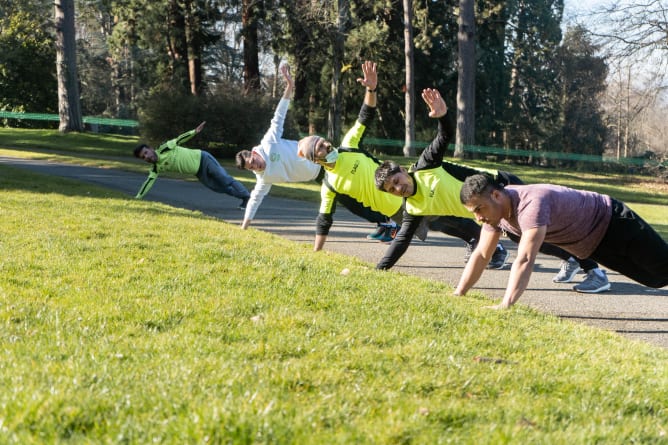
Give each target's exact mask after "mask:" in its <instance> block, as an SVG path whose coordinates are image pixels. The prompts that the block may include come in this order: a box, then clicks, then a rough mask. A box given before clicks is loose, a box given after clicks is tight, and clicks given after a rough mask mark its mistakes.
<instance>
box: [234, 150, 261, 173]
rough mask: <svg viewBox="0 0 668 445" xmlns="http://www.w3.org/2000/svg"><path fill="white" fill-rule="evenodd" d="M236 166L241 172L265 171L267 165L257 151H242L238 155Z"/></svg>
mask: <svg viewBox="0 0 668 445" xmlns="http://www.w3.org/2000/svg"><path fill="white" fill-rule="evenodd" d="M235 160H236V166H237V168H238V169H240V170H251V171H263V170H264V169H265V168H266V166H267V164H266V163H265V161H264V159H262V156H260V155H259V154H258V153H257V152H256V151H255V150H241V151H240V152H239V153H237V155H236V157H235Z"/></svg>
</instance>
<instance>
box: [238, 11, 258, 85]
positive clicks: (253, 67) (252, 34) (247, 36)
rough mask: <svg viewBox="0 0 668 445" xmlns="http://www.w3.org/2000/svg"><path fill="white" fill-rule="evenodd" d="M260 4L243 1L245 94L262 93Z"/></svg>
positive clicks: (242, 33) (242, 32)
mask: <svg viewBox="0 0 668 445" xmlns="http://www.w3.org/2000/svg"><path fill="white" fill-rule="evenodd" d="M259 8H260V3H259V1H257V0H243V5H242V11H241V24H242V31H241V35H242V37H243V45H244V92H245V93H246V94H248V93H250V92H251V91H260V62H259V58H258V51H259V49H258V48H259V45H258V36H257V20H258V19H257V17H258V9H259Z"/></svg>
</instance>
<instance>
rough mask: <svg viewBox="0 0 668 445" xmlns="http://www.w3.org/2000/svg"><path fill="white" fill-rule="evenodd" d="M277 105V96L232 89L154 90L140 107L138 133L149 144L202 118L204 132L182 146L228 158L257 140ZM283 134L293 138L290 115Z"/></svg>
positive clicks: (267, 124)
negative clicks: (197, 93) (200, 93)
mask: <svg viewBox="0 0 668 445" xmlns="http://www.w3.org/2000/svg"><path fill="white" fill-rule="evenodd" d="M277 104H278V99H277V98H270V97H267V96H250V95H249V96H243V95H242V94H241V93H240V92H239V91H238V90H232V89H227V90H220V91H218V92H216V93H215V94H210V95H207V96H202V97H198V96H192V95H187V94H182V93H179V92H172V91H164V90H163V91H156V92H155V93H153V94H151V95H150V96H149V97H148V98H147V99H146V100H145V101H144V102H143V103H142V106H141V108H140V111H139V126H140V134H141V137H142V139H143V140H145V141H147V142H148V143H149V144H152V145H158V144H160V143H161V142H163V141H166V140H168V139H171V138H174V137H176V136H178V135H179V134H181V133H183V132H186V131H188V130H191V129H193V128H195V127H196V126H197V125H198V124H199V123H200V122H202V121H206V127H205V129H204V131H203V132H202V133H201V134H199V135H198V136H197V138H196V139H194V140H192V141H189V142H188V143H187V144H186V145H187V146H190V147H192V148H202V149H205V150H207V151H209V152H211V153H212V154H213V155H214V156H216V157H219V158H231V157H234V155H235V154H236V152H237V151H239V150H241V149H244V148H249V149H250V148H251V147H253V146H255V145H257V144H259V143H260V140H261V139H262V136H263V135H264V133H265V132H266V131H267V129H268V128H269V125H270V122H271V118H272V116H273V114H274V110H275V108H276V105H277ZM284 137H286V138H292V139H296V138H297V131H296V129H295V126H294V120H293V119H291V118H290V114H288V119H286V123H285V131H284Z"/></svg>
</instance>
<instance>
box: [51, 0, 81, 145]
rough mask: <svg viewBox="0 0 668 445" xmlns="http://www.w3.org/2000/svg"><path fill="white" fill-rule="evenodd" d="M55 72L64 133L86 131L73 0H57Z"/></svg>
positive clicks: (60, 126) (62, 131)
mask: <svg viewBox="0 0 668 445" xmlns="http://www.w3.org/2000/svg"><path fill="white" fill-rule="evenodd" d="M54 4H55V22H56V71H57V77H58V114H59V115H60V125H59V126H58V130H59V131H60V132H61V133H66V132H68V131H83V119H82V118H81V102H80V98H79V78H78V75H77V53H76V40H75V33H74V0H55V2H54Z"/></svg>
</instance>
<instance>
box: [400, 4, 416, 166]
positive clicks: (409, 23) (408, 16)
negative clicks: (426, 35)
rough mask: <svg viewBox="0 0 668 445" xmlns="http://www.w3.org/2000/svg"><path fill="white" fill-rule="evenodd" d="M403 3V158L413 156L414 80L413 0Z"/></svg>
mask: <svg viewBox="0 0 668 445" xmlns="http://www.w3.org/2000/svg"><path fill="white" fill-rule="evenodd" d="M403 1H404V60H405V64H406V92H405V102H406V103H405V105H406V108H405V111H406V120H405V122H404V123H405V125H404V128H405V139H404V148H403V152H404V156H415V147H414V141H415V80H414V77H415V76H414V73H413V71H414V69H413V68H414V61H413V0H403Z"/></svg>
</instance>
